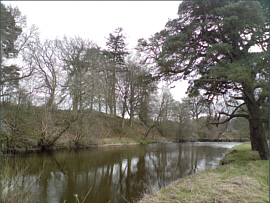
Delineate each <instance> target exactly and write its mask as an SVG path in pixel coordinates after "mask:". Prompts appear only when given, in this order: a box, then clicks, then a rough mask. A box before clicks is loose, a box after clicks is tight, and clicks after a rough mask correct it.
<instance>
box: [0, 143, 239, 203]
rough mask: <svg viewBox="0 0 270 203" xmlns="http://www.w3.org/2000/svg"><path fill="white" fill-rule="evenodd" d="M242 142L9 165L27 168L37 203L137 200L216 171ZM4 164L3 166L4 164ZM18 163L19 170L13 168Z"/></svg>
mask: <svg viewBox="0 0 270 203" xmlns="http://www.w3.org/2000/svg"><path fill="white" fill-rule="evenodd" d="M239 144H241V143H236V142H194V143H169V144H149V145H128V146H112V147H98V148H92V149H88V150H79V151H58V152H51V153H38V154H30V155H29V154H28V155H23V154H21V155H16V156H15V157H14V159H13V160H14V161H11V162H10V163H9V164H10V165H11V166H10V167H11V168H16V167H15V164H16V166H18V165H22V166H27V170H26V171H25V173H24V174H23V175H21V177H20V182H21V184H24V182H27V181H28V182H29V180H35V179H37V177H39V178H38V181H36V182H34V183H33V184H32V187H31V190H32V191H33V192H34V196H35V201H36V202H49V203H51V202H73V203H74V202H76V199H75V194H76V195H77V197H78V199H79V200H80V202H82V201H83V199H84V198H85V196H86V194H87V193H88V191H90V192H89V194H88V196H87V198H86V199H85V202H127V201H129V202H136V201H138V200H139V199H140V198H141V197H142V196H143V194H144V193H149V192H151V191H154V190H159V189H160V188H162V187H164V186H166V185H168V184H170V183H172V182H174V181H176V180H179V179H180V178H183V177H185V176H187V175H190V174H193V173H197V172H200V171H203V170H206V169H213V168H215V167H216V166H217V165H218V164H219V161H220V159H221V158H222V157H223V156H224V154H225V152H226V151H227V150H228V149H229V148H231V147H233V146H236V145H239ZM2 164H3V163H2ZM12 164H14V166H12Z"/></svg>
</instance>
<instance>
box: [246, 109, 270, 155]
mask: <svg viewBox="0 0 270 203" xmlns="http://www.w3.org/2000/svg"><path fill="white" fill-rule="evenodd" d="M248 109H249V112H250V115H251V118H250V119H249V131H250V141H251V147H252V150H256V151H258V152H259V154H260V158H261V159H262V160H268V159H269V149H268V144H267V140H266V137H265V134H264V130H263V125H262V120H261V116H260V109H259V107H258V106H257V105H253V106H249V107H248Z"/></svg>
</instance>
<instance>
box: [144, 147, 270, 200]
mask: <svg viewBox="0 0 270 203" xmlns="http://www.w3.org/2000/svg"><path fill="white" fill-rule="evenodd" d="M221 164H224V165H220V166H219V167H217V168H216V169H214V170H206V171H204V172H201V173H197V174H195V175H192V176H189V177H186V178H184V179H181V180H179V181H178V182H175V183H173V184H171V185H170V186H168V187H167V188H165V189H163V190H161V191H159V192H156V193H154V194H152V195H146V196H145V197H144V198H143V199H142V200H141V202H269V161H262V160H260V158H259V155H258V153H257V152H253V151H251V147H250V143H245V144H243V145H240V146H236V147H234V148H232V149H230V150H229V151H228V152H227V153H226V155H225V157H224V158H223V159H222V160H221Z"/></svg>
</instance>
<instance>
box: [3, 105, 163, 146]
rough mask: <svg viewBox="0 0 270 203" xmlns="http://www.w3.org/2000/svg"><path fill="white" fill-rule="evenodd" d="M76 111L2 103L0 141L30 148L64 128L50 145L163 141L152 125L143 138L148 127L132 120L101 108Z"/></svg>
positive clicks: (4, 144) (6, 144)
mask: <svg viewBox="0 0 270 203" xmlns="http://www.w3.org/2000/svg"><path fill="white" fill-rule="evenodd" d="M74 118H75V115H74V113H72V112H71V111H66V110H55V111H53V112H48V111H45V110H44V108H42V107H31V108H28V107H26V106H25V107H18V106H17V105H2V106H1V126H2V128H1V143H2V151H5V150H15V151H19V150H33V149H37V148H39V147H40V146H39V143H40V141H41V139H46V141H48V140H53V139H54V137H57V135H58V134H57V133H58V132H59V131H61V130H63V129H65V128H66V127H67V126H68V125H69V124H70V125H69V127H68V128H67V129H66V131H65V132H63V134H61V136H60V138H59V139H57V141H56V142H55V143H54V145H53V146H52V148H54V149H56V148H58V149H59V148H75V147H92V146H100V145H108V144H134V143H149V142H166V141H167V139H165V138H163V137H162V136H161V135H160V133H159V132H158V131H157V129H155V128H153V129H152V130H151V131H150V134H149V135H148V137H147V138H144V135H145V133H146V132H147V130H148V127H147V126H146V125H145V124H143V123H142V122H140V120H134V121H133V122H132V126H130V123H129V121H128V120H125V123H124V128H122V125H121V120H122V119H121V118H120V117H116V116H111V115H108V114H104V113H101V112H89V111H84V112H82V113H79V114H78V116H77V118H76V120H75V121H74Z"/></svg>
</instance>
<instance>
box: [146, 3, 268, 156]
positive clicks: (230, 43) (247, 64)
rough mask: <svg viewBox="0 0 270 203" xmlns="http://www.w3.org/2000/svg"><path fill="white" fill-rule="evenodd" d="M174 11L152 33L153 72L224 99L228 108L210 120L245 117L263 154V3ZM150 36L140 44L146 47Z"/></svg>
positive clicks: (265, 65) (265, 74) (265, 73)
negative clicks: (159, 45)
mask: <svg viewBox="0 0 270 203" xmlns="http://www.w3.org/2000/svg"><path fill="white" fill-rule="evenodd" d="M178 15H179V17H178V18H177V19H173V20H169V21H168V23H167V24H166V27H165V29H164V30H162V31H161V32H159V33H157V34H155V38H156V39H157V40H162V41H164V42H163V44H162V49H161V51H160V52H159V53H158V56H157V57H156V60H157V62H158V71H157V73H158V74H157V77H163V78H167V79H188V80H189V82H190V86H189V89H188V91H189V93H190V94H193V95H194V94H195V95H196V94H198V92H203V93H204V95H205V98H206V99H207V100H210V101H211V102H212V103H213V104H214V103H215V102H216V101H217V100H218V99H223V101H224V104H226V106H227V110H226V111H219V112H218V114H217V115H216V118H215V120H214V121H213V123H214V124H220V123H224V122H227V121H229V120H231V119H232V118H235V117H244V118H247V119H248V120H249V128H250V138H251V143H252V149H253V150H257V151H259V153H260V156H261V158H262V159H268V154H269V153H268V145H267V142H266V138H265V135H264V132H263V128H262V116H261V112H260V111H262V106H263V104H265V103H267V102H268V98H269V43H268V42H269V14H268V5H265V4H264V3H262V2H258V1H254V2H243V1H234V2H230V1H184V2H183V3H181V4H180V6H179V9H178ZM151 41H153V39H151ZM151 41H150V42H149V43H148V44H147V43H145V42H144V44H142V43H141V46H144V47H151V46H153V44H151ZM141 42H142V41H141ZM244 106H246V107H247V108H244ZM220 118H223V120H222V122H221V121H220ZM224 118H225V120H224Z"/></svg>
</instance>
